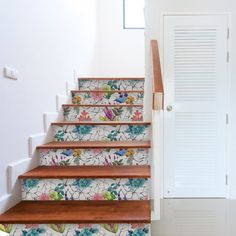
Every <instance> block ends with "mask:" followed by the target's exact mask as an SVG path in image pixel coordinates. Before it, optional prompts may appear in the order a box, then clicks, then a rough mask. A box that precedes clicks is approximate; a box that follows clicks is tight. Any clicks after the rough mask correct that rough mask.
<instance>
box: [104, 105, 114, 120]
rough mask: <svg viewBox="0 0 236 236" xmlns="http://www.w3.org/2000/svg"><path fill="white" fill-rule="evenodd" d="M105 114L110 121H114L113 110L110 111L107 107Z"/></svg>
mask: <svg viewBox="0 0 236 236" xmlns="http://www.w3.org/2000/svg"><path fill="white" fill-rule="evenodd" d="M104 113H105V115H106V117H107V118H108V119H109V120H112V119H113V112H112V110H109V109H108V108H107V107H105V108H104Z"/></svg>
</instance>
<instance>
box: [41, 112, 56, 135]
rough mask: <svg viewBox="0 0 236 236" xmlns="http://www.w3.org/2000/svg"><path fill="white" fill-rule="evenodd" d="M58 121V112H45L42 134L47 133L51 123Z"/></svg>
mask: <svg viewBox="0 0 236 236" xmlns="http://www.w3.org/2000/svg"><path fill="white" fill-rule="evenodd" d="M56 121H59V113H58V112H45V113H44V114H43V126H44V132H45V133H47V132H48V131H49V128H50V126H51V123H52V122H56Z"/></svg>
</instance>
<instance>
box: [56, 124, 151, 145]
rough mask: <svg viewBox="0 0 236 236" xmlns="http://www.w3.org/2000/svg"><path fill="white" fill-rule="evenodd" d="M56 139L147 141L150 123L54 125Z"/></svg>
mask: <svg viewBox="0 0 236 236" xmlns="http://www.w3.org/2000/svg"><path fill="white" fill-rule="evenodd" d="M53 136H54V141H133V140H137V141H147V140H149V139H150V138H149V136H150V126H149V125H64V126H58V125H53Z"/></svg>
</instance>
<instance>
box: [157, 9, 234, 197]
mask: <svg viewBox="0 0 236 236" xmlns="http://www.w3.org/2000/svg"><path fill="white" fill-rule="evenodd" d="M190 15H193V16H204V15H224V16H227V18H228V29H229V38H228V45H227V48H228V52H229V55H230V52H231V48H232V45H231V44H232V40H231V37H230V35H231V31H232V13H230V12H162V13H161V25H160V32H161V33H160V35H161V37H160V38H159V45H160V46H159V50H160V58H161V60H160V61H161V67H162V74H163V71H164V69H165V68H164V46H163V45H164V18H165V17H166V16H190ZM230 66H231V60H230V57H229V62H228V66H227V78H226V87H227V107H226V111H227V114H228V117H229V118H230V117H231V111H230V85H231V80H232V78H231V70H230ZM164 79H165V78H164V77H163V80H164ZM163 119H164V116H163ZM229 120H230V119H229ZM163 129H164V127H163ZM230 130H231V123H230V122H228V125H227V126H226V160H225V161H226V175H227V176H228V177H229V178H228V184H227V186H226V196H225V198H226V199H230V198H231V185H230V176H231V168H230V147H231V136H230V134H231V133H230ZM162 140H163V143H162V152H161V153H162V155H161V160H160V164H161V173H160V181H161V183H160V186H161V190H160V196H161V199H164V131H163V132H162Z"/></svg>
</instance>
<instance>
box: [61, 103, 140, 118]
mask: <svg viewBox="0 0 236 236" xmlns="http://www.w3.org/2000/svg"><path fill="white" fill-rule="evenodd" d="M63 115H64V120H65V121H130V120H131V121H143V108H142V107H127V106H123V107H110V106H109V107H107V106H104V107H84V106H82V107H81V106H73V107H72V106H63Z"/></svg>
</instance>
